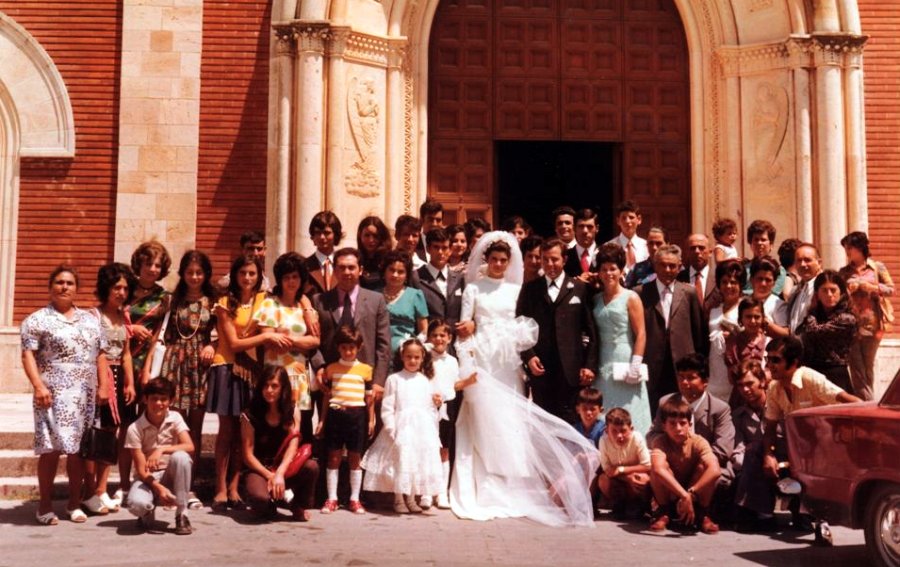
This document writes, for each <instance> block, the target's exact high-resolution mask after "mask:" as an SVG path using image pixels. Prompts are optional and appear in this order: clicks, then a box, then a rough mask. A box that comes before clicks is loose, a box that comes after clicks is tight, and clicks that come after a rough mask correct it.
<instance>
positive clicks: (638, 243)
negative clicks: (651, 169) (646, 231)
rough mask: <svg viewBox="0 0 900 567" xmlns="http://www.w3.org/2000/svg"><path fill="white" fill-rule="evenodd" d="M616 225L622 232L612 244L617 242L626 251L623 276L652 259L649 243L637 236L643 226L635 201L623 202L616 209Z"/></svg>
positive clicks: (639, 210)
mask: <svg viewBox="0 0 900 567" xmlns="http://www.w3.org/2000/svg"><path fill="white" fill-rule="evenodd" d="M616 223H618V225H619V230H620V231H621V232H620V233H619V235H618V236H617V237H615V238H613V239H612V240H610V242H615V243H616V244H618V245H619V246H621V247H622V248H623V249H624V250H625V271H624V274H623V275H628V272H630V271H631V269H632V268H634V265H635V264H637V263H638V262H643V261H644V260H646V259H647V258H649V257H650V252H649V251H648V250H647V241H646V240H644V239H643V238H641V237H640V236H638V235H637V229H638V227H639V226H641V209H640V208H639V207H638V205H637V203H635V202H634V201H623V202H622V203H621V204H620V205H619V206H618V207H616Z"/></svg>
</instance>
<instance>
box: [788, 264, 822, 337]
mask: <svg viewBox="0 0 900 567" xmlns="http://www.w3.org/2000/svg"><path fill="white" fill-rule="evenodd" d="M815 283H816V280H815V278H811V279H810V280H809V281H808V282H806V283H805V284H804V283H801V284H800V286H799V289H797V291H795V292H794V293H796V294H798V295H797V299H796V300H794V302H793V304H792V305H791V334H793V335H796V334H797V328H798V327H800V325H802V324H803V321H805V320H806V316H807V315H808V314H809V304H810V303H812V298H813V294H814V293H815V292H814V290H813V287H814V286H815Z"/></svg>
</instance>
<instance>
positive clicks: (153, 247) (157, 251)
mask: <svg viewBox="0 0 900 567" xmlns="http://www.w3.org/2000/svg"><path fill="white" fill-rule="evenodd" d="M157 258H159V263H160V272H159V279H160V280H161V279H163V278H164V277H166V276H168V275H169V270H170V269H171V268H172V257H171V256H169V251H168V250H166V247H165V246H163V245H162V244H160V243H159V242H158V241H156V240H148V241H147V242H142V243H141V245H140V246H138V247H137V249H136V250H135V251H134V253H133V254H132V255H131V270H132V271H133V272H134V274H135V275H136V276H137V277H140V275H141V266H143V265H144V264H146V263H148V262H152V261H153V260H155V259H157ZM157 281H158V280H157Z"/></svg>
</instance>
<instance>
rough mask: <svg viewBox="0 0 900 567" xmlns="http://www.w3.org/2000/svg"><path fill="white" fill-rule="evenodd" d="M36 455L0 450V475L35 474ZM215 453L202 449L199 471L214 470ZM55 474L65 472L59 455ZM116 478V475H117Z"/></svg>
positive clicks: (16, 450) (26, 450)
mask: <svg viewBox="0 0 900 567" xmlns="http://www.w3.org/2000/svg"><path fill="white" fill-rule="evenodd" d="M37 465H38V457H37V455H35V454H34V451H32V450H30V449H2V450H0V477H20V476H34V475H37ZM214 466H215V454H214V453H213V452H212V451H204V452H203V455H202V457H201V461H200V468H199V471H200V472H202V473H206V472H210V471H213V470H215V469H214ZM56 474H57V475H64V474H66V457H65V455H63V456H61V457H60V459H59V465H57V467H56ZM114 474H118V467H115V466H114V467H113V468H112V470H111V471H110V477H111V478H112V475H114ZM117 478H118V477H117Z"/></svg>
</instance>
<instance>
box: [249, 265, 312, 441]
mask: <svg viewBox="0 0 900 567" xmlns="http://www.w3.org/2000/svg"><path fill="white" fill-rule="evenodd" d="M272 269H273V271H274V272H275V282H276V283H275V287H274V288H273V289H272V295H270V296H269V297H267V298H266V299H265V300H264V301H263V302H262V305H261V306H260V308H259V310H258V311H256V313H255V314H254V315H253V319H254V320H255V321H256V323H257V325H259V328H260V331H261V332H262V333H264V334H268V333H278V334H280V335H282V336H285V337H287V338H289V339H290V341H291V342H290V345H289V346H288V347H287V348H284V347H280V346H274V345H268V344H267V345H266V355H265V362H266V364H267V365H272V366H283V367H284V369H285V370H287V373H288V377H289V378H290V382H291V391H292V393H293V397H294V404H296V406H297V407H298V408H299V409H300V435H301V439H302V440H305V441H307V442H309V441H312V438H313V428H312V418H313V401H314V400H313V392H312V391H311V386H312V381H311V380H310V376H309V372H308V371H307V365H306V359H307V356H308V355H310V354H312V353H313V352H315V350H316V349H317V348H318V346H319V337H318V335H317V334H316V333H314V332H313V330H312V329H310V325H308V324H307V319H308V318H309V317H311V316H315V313H316V311H315V309H313V307H312V304H311V303H310V301H309V298H308V297H306V296H305V295H304V294H303V289H304V288H305V286H306V280H307V279H308V277H309V275H308V274H307V272H306V268H304V267H303V258H302V257H301V256H300V255H299V254H297V253H296V252H288V253H286V254H282V255H281V256H279V257H278V259H277V260H275V265H274V266H272ZM320 414H321V408H320Z"/></svg>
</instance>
